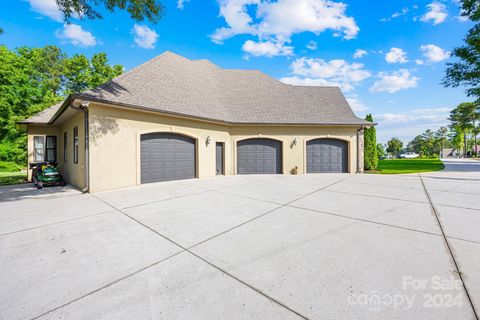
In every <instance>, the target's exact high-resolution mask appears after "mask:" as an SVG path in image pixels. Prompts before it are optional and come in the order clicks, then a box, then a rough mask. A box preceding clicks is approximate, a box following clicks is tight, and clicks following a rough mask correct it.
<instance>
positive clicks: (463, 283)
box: [418, 173, 478, 320]
mask: <svg viewBox="0 0 480 320" xmlns="http://www.w3.org/2000/svg"><path fill="white" fill-rule="evenodd" d="M418 176H419V177H420V181H421V182H422V185H423V190H424V191H425V195H426V196H427V199H428V202H429V203H430V207H431V209H432V212H433V214H434V216H435V218H436V220H437V223H438V226H439V228H440V231H441V232H442V237H443V241H444V243H445V245H446V247H447V249H448V252H449V254H450V258H451V259H452V261H453V264H454V266H455V269H456V273H457V274H458V277H459V278H460V281H461V282H462V286H463V289H464V291H465V294H466V295H467V299H468V302H469V303H470V307H471V308H472V311H473V314H474V316H475V319H477V320H478V314H477V311H476V310H475V305H474V304H473V300H472V297H471V296H470V293H469V291H468V288H467V285H466V283H465V280H464V279H463V275H462V272H461V271H460V268H459V266H458V263H457V260H456V259H455V255H454V254H453V250H452V247H451V245H450V242H449V241H448V237H447V235H446V234H445V230H444V229H443V225H442V222H441V221H440V217H439V216H438V212H437V209H436V208H435V205H434V204H433V201H432V199H431V198H430V194H429V193H428V190H427V187H426V185H425V182H424V181H423V178H422V175H421V174H420V173H419V174H418Z"/></svg>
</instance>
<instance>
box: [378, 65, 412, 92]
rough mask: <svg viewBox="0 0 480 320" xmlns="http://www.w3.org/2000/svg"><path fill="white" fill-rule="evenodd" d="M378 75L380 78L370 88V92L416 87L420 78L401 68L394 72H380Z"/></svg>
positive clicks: (394, 90)
mask: <svg viewBox="0 0 480 320" xmlns="http://www.w3.org/2000/svg"><path fill="white" fill-rule="evenodd" d="M377 77H378V79H377V80H376V81H375V83H374V84H373V86H372V87H371V88H370V89H369V91H370V92H373V93H376V92H389V93H394V92H397V91H400V90H404V89H408V88H415V87H416V86H417V83H418V80H420V79H419V78H417V77H414V76H412V75H411V74H410V71H408V70H407V69H400V70H398V71H394V72H392V73H387V72H380V73H378V75H377Z"/></svg>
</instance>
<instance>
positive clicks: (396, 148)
mask: <svg viewBox="0 0 480 320" xmlns="http://www.w3.org/2000/svg"><path fill="white" fill-rule="evenodd" d="M402 148H403V142H402V141H401V140H400V139H398V138H392V139H390V140H389V141H388V142H387V152H388V153H390V154H391V155H393V156H396V155H397V154H398V153H400V151H401V150H402Z"/></svg>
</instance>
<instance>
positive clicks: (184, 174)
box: [21, 52, 372, 191]
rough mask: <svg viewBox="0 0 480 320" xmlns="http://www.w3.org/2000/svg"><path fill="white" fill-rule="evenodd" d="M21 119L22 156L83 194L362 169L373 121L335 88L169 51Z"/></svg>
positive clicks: (358, 170)
mask: <svg viewBox="0 0 480 320" xmlns="http://www.w3.org/2000/svg"><path fill="white" fill-rule="evenodd" d="M21 123H22V124H23V125H24V126H26V129H27V132H28V161H29V162H30V163H32V162H38V161H46V160H48V161H56V162H58V164H59V169H60V171H61V172H62V174H63V175H64V176H65V178H66V180H67V182H68V183H70V184H71V185H73V186H75V187H78V188H80V189H84V190H85V191H100V190H108V189H114V188H121V187H128V186H134V185H139V184H142V183H149V182H156V181H165V180H175V179H185V178H194V177H197V178H203V177H212V176H215V175H216V174H224V175H233V174H272V173H277V174H282V173H283V174H290V172H291V171H292V169H294V168H295V167H296V168H297V169H296V170H293V171H297V172H298V173H299V174H303V173H319V172H351V173H354V172H362V171H363V128H365V127H366V126H370V125H372V123H371V122H368V121H365V120H362V119H360V118H358V117H356V116H355V115H354V113H353V112H352V110H351V108H350V106H349V105H348V102H347V100H346V99H345V97H344V96H343V95H342V93H341V91H340V89H339V88H337V87H306V86H291V85H287V84H284V83H281V82H279V81H278V80H275V79H273V78H271V77H269V76H267V75H265V74H263V73H261V72H259V71H254V70H226V69H222V68H220V67H218V66H216V65H214V64H212V63H211V62H209V61H207V60H198V61H191V60H188V59H186V58H183V57H181V56H178V55H176V54H173V53H171V52H165V53H163V54H161V55H160V56H158V57H156V58H154V59H152V60H150V61H148V62H146V63H144V64H142V65H140V66H138V67H136V68H134V69H132V70H131V71H129V72H127V73H125V74H123V75H121V76H119V77H117V78H115V79H113V80H112V81H110V82H108V83H106V84H104V85H101V86H99V87H98V88H96V89H93V90H90V91H86V92H82V93H76V94H72V95H70V96H68V97H67V99H66V100H65V101H64V102H63V103H60V104H58V105H55V106H52V107H51V108H49V109H46V110H45V111H43V112H40V113H39V114H37V115H35V116H33V117H31V118H29V119H27V120H25V121H23V122H21ZM30 176H31V172H29V177H30Z"/></svg>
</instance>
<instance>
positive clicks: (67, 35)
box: [55, 23, 97, 48]
mask: <svg viewBox="0 0 480 320" xmlns="http://www.w3.org/2000/svg"><path fill="white" fill-rule="evenodd" d="M55 35H56V36H57V37H58V38H60V39H65V40H68V41H69V42H70V43H72V44H73V45H76V46H79V47H83V48H86V47H91V46H94V45H96V44H97V40H96V39H95V37H94V36H93V35H92V34H91V33H90V32H88V31H85V30H83V29H82V27H81V26H79V25H76V24H73V23H72V24H65V25H64V26H63V30H57V31H56V33H55Z"/></svg>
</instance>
